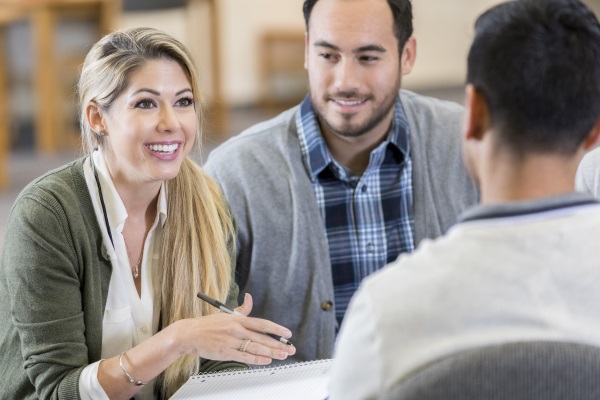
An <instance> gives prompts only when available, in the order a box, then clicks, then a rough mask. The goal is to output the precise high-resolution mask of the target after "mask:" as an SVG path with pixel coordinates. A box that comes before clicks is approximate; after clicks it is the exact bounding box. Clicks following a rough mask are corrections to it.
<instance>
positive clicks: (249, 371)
mask: <svg viewBox="0 0 600 400" xmlns="http://www.w3.org/2000/svg"><path fill="white" fill-rule="evenodd" d="M329 362H331V359H322V360H313V361H298V362H295V363H289V364H283V365H279V366H277V367H266V366H265V367H258V368H249V369H232V370H229V371H224V372H199V373H197V374H192V376H191V377H190V378H191V379H201V378H207V377H222V376H235V375H245V374H253V373H256V372H269V371H281V370H286V369H290V368H295V367H297V366H299V365H319V364H325V363H329Z"/></svg>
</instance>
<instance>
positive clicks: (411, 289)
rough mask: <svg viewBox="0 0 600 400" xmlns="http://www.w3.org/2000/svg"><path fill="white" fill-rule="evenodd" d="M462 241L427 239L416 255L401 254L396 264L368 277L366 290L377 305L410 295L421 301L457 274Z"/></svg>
mask: <svg viewBox="0 0 600 400" xmlns="http://www.w3.org/2000/svg"><path fill="white" fill-rule="evenodd" d="M461 246H462V243H461V240H458V239H456V238H452V237H449V236H448V235H445V236H440V237H438V238H436V239H424V240H422V241H421V243H420V244H419V247H418V248H417V249H416V250H415V252H413V253H410V254H409V253H404V254H401V255H400V256H399V257H398V258H397V259H396V261H394V262H392V263H390V264H388V265H387V266H386V267H385V268H383V269H382V270H380V271H378V272H376V273H374V274H372V275H370V276H368V277H367V278H365V280H364V281H363V286H364V288H365V290H366V291H368V292H369V293H370V294H371V295H372V296H374V297H377V298H379V300H378V301H381V302H385V301H391V299H392V298H395V297H397V296H398V295H399V294H400V293H401V296H402V297H404V296H405V295H410V296H412V297H415V298H417V297H419V296H420V295H421V294H423V293H424V292H427V290H428V289H433V288H439V287H441V286H444V285H445V283H446V282H447V281H448V277H449V276H450V277H451V276H452V275H453V274H454V273H455V265H454V264H455V263H458V260H456V256H457V255H460V254H461V251H460V249H461Z"/></svg>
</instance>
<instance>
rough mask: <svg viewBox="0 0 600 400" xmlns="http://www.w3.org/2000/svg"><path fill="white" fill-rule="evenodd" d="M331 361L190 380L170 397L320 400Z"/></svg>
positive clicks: (184, 399)
mask: <svg viewBox="0 0 600 400" xmlns="http://www.w3.org/2000/svg"><path fill="white" fill-rule="evenodd" d="M331 362H332V360H331V359H327V360H316V361H307V362H300V363H295V364H285V365H280V366H278V367H269V368H256V369H249V370H242V371H230V372H221V373H214V374H200V375H194V376H191V377H190V379H188V381H187V382H186V383H185V384H184V385H183V386H182V387H181V388H180V389H179V390H178V391H177V392H176V393H175V394H174V395H173V397H171V399H177V400H191V399H202V400H231V399H237V398H243V399H246V400H252V399H257V400H270V399H277V400H279V399H286V400H296V399H298V400H313V399H314V400H324V399H326V398H327V395H328V394H327V385H328V383H329V370H330V367H331Z"/></svg>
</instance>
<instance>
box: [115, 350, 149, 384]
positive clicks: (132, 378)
mask: <svg viewBox="0 0 600 400" xmlns="http://www.w3.org/2000/svg"><path fill="white" fill-rule="evenodd" d="M123 354H125V352H122V353H121V355H120V356H119V366H120V367H121V371H123V373H124V374H125V375H127V379H128V380H129V382H131V383H133V384H134V385H136V386H143V385H145V384H146V383H148V382H142V381H138V380H137V379H135V378H134V377H133V376H131V375H129V374H128V373H127V371H125V368H124V367H123Z"/></svg>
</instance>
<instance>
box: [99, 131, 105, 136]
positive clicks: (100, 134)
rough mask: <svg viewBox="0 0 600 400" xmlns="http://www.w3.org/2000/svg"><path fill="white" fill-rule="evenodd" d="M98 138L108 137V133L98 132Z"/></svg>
mask: <svg viewBox="0 0 600 400" xmlns="http://www.w3.org/2000/svg"><path fill="white" fill-rule="evenodd" d="M98 136H106V132H104V131H100V132H98Z"/></svg>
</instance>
